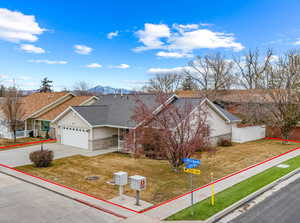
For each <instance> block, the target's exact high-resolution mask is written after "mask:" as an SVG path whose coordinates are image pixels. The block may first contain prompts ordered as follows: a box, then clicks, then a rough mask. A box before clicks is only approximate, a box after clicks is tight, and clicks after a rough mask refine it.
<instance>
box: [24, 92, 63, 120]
mask: <svg viewBox="0 0 300 223" xmlns="http://www.w3.org/2000/svg"><path fill="white" fill-rule="evenodd" d="M67 94H69V93H68V92H51V93H33V94H31V95H28V96H26V97H24V98H22V110H23V112H24V118H26V117H28V116H29V115H31V114H33V113H35V112H37V111H38V110H40V109H42V108H43V107H45V106H47V105H49V104H51V103H53V102H54V101H56V100H58V99H59V98H61V97H63V96H65V95H67Z"/></svg>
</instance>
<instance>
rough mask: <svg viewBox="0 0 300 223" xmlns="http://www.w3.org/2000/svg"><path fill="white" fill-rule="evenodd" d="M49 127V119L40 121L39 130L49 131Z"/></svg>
mask: <svg viewBox="0 0 300 223" xmlns="http://www.w3.org/2000/svg"><path fill="white" fill-rule="evenodd" d="M49 129H50V122H49V121H42V122H41V130H42V131H49Z"/></svg>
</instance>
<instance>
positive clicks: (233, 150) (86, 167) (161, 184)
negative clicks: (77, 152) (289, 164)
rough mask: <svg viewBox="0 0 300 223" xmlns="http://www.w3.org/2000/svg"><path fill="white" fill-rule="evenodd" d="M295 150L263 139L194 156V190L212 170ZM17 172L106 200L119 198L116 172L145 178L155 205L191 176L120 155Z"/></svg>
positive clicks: (183, 187) (147, 196) (223, 171)
mask: <svg viewBox="0 0 300 223" xmlns="http://www.w3.org/2000/svg"><path fill="white" fill-rule="evenodd" d="M295 147H296V144H295V143H292V144H289V145H283V144H281V142H279V141H273V140H262V141H256V142H250V143H244V144H235V145H234V146H232V147H218V149H217V152H216V155H215V157H214V158H209V157H208V154H206V153H203V154H202V155H201V154H199V153H198V154H195V156H194V158H200V159H201V160H202V164H201V166H200V169H201V171H202V173H201V175H195V176H194V182H195V188H196V187H199V186H202V185H205V184H207V183H209V182H210V172H211V171H213V172H214V175H215V178H220V177H223V176H225V175H227V174H230V173H232V172H235V171H238V170H240V169H243V168H246V167H248V166H250V165H253V164H255V163H258V162H261V161H263V160H266V159H268V158H270V157H273V156H275V155H279V154H281V153H283V152H286V151H288V150H290V149H292V148H295ZM18 169H20V170H22V171H25V172H27V173H30V174H33V175H35V176H40V177H44V178H46V179H49V180H52V181H55V182H58V183H61V184H64V185H67V186H70V187H73V188H76V189H78V190H81V191H84V192H86V193H89V194H91V195H94V196H97V197H100V198H104V199H111V198H113V197H115V196H117V195H118V190H117V187H116V186H112V185H110V184H108V183H107V182H108V181H111V179H112V175H113V173H114V172H117V171H127V172H128V173H129V175H135V174H139V175H143V176H146V177H147V181H148V182H147V183H148V184H147V190H146V191H144V192H142V199H143V200H146V201H149V202H152V203H160V202H162V201H165V200H167V199H171V198H173V197H175V196H178V195H180V194H183V193H185V192H188V191H189V190H190V185H189V181H188V176H187V175H186V174H185V173H183V172H182V171H181V172H179V173H175V172H174V171H173V170H172V169H171V168H170V166H169V163H168V162H167V161H161V160H151V159H146V158H139V159H135V158H132V157H130V156H129V155H126V154H120V153H111V154H106V155H99V156H95V157H84V156H72V157H69V158H63V159H59V160H55V161H54V162H53V165H52V166H51V167H47V168H35V167H33V166H32V165H28V166H23V167H19V168H18ZM88 176H98V177H99V179H98V180H95V181H89V180H86V177H88ZM126 194H128V195H134V194H133V191H131V190H130V189H129V187H127V188H126Z"/></svg>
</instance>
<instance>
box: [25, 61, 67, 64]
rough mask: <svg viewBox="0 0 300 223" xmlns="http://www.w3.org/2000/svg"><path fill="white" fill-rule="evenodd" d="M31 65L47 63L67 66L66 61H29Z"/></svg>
mask: <svg viewBox="0 0 300 223" xmlns="http://www.w3.org/2000/svg"><path fill="white" fill-rule="evenodd" d="M28 62H31V63H46V64H67V63H68V62H67V61H64V60H28Z"/></svg>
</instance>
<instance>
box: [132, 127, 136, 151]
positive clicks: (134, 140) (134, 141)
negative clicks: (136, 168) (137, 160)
mask: <svg viewBox="0 0 300 223" xmlns="http://www.w3.org/2000/svg"><path fill="white" fill-rule="evenodd" d="M133 143H134V150H135V151H136V148H135V147H136V139H135V129H134V130H133Z"/></svg>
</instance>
